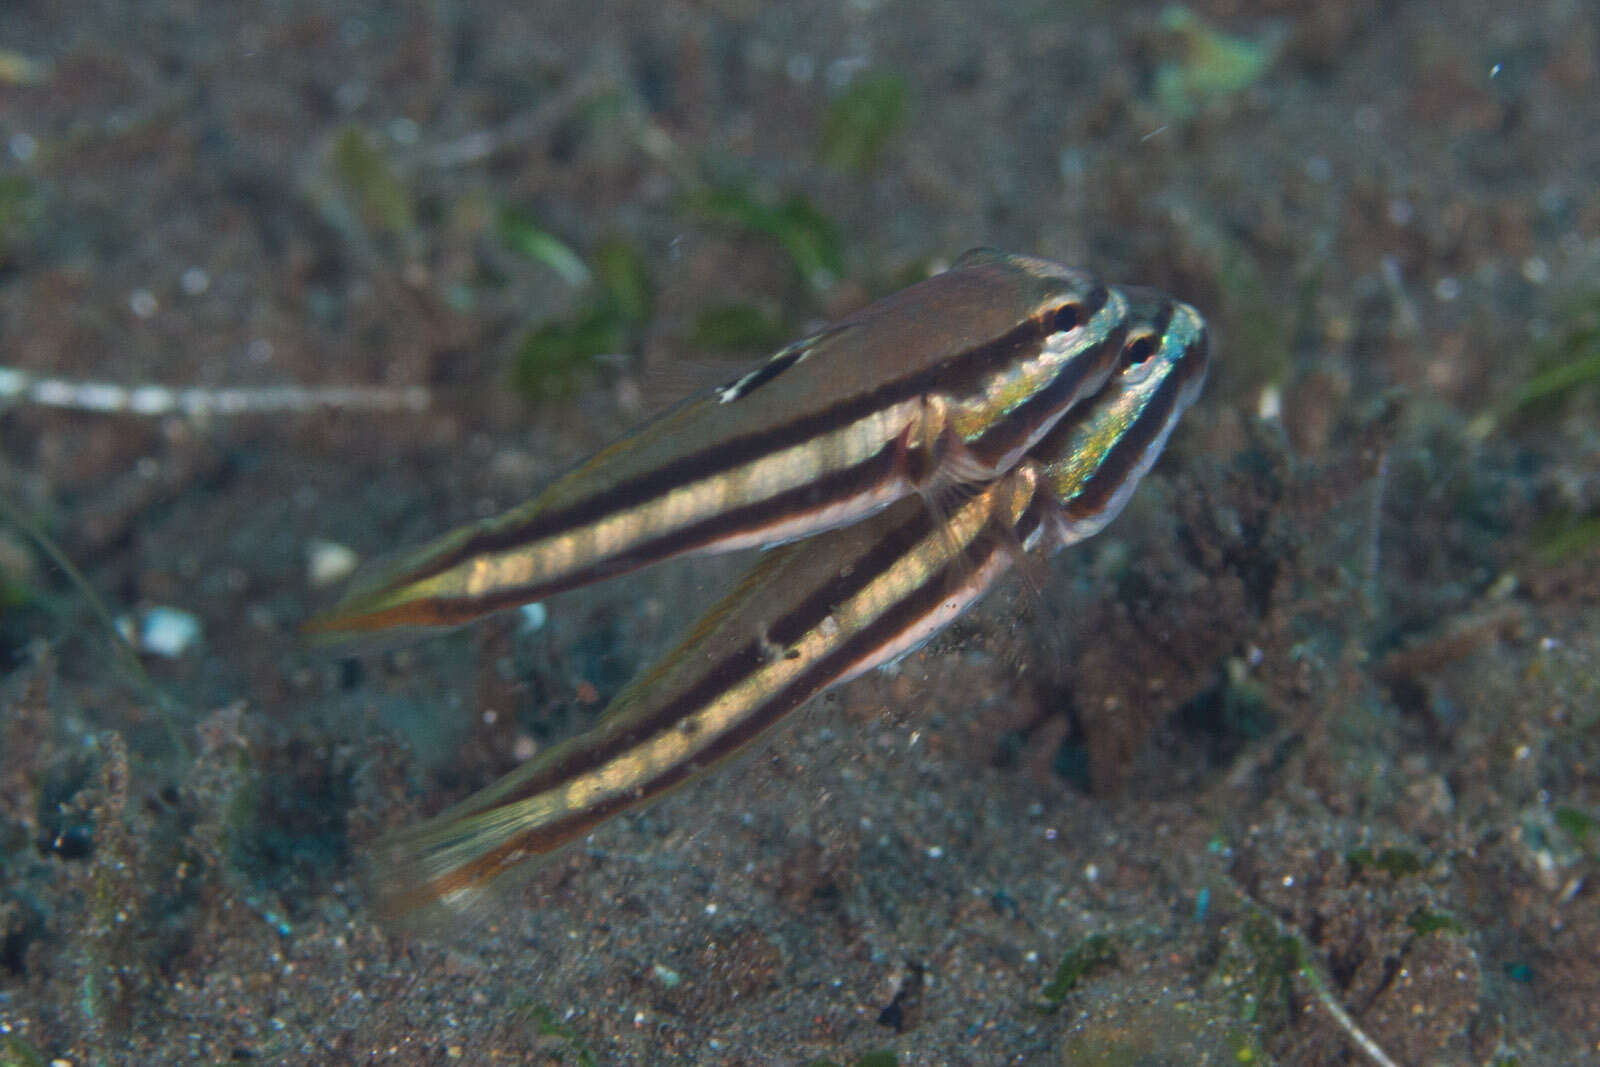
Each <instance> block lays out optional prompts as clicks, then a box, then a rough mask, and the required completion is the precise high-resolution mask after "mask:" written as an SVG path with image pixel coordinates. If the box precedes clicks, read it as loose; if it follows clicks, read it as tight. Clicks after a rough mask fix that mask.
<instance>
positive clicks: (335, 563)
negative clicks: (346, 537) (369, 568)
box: [306, 541, 360, 589]
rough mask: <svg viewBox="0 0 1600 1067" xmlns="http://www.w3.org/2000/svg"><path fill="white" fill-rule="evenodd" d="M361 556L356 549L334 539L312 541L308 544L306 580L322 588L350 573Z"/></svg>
mask: <svg viewBox="0 0 1600 1067" xmlns="http://www.w3.org/2000/svg"><path fill="white" fill-rule="evenodd" d="M358 562H360V557H359V556H357V555H356V553H355V550H354V549H351V548H348V547H346V546H345V545H341V544H338V543H336V542H333V541H312V542H310V543H309V544H308V545H307V546H306V580H307V581H309V582H310V583H311V587H312V588H313V589H321V588H323V587H325V586H329V585H332V584H333V583H334V582H337V581H339V580H340V579H342V578H346V577H348V576H349V575H350V572H351V571H353V570H355V569H356V564H357V563H358Z"/></svg>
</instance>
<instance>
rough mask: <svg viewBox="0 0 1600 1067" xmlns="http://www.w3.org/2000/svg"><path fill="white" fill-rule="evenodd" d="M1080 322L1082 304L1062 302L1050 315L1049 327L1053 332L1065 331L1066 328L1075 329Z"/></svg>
mask: <svg viewBox="0 0 1600 1067" xmlns="http://www.w3.org/2000/svg"><path fill="white" fill-rule="evenodd" d="M1082 322H1083V305H1081V304H1072V303H1068V304H1062V305H1061V306H1060V307H1058V308H1056V310H1055V314H1054V315H1052V316H1051V321H1050V329H1051V331H1052V332H1054V333H1065V332H1066V331H1068V330H1072V329H1076V328H1077V327H1078V325H1079V324H1080V323H1082Z"/></svg>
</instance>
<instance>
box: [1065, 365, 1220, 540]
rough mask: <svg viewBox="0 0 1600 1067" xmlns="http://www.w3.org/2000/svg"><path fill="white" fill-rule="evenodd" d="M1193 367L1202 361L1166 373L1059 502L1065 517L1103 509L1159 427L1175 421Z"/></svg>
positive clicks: (1089, 513)
mask: <svg viewBox="0 0 1600 1067" xmlns="http://www.w3.org/2000/svg"><path fill="white" fill-rule="evenodd" d="M1196 365H1199V366H1203V365H1204V361H1203V360H1202V361H1198V363H1197V362H1191V361H1189V360H1187V359H1185V360H1183V361H1181V362H1180V363H1179V364H1178V365H1177V366H1176V367H1174V368H1173V370H1172V371H1171V372H1169V373H1168V375H1167V377H1166V380H1164V381H1163V382H1162V383H1161V384H1160V385H1159V386H1157V387H1156V392H1155V395H1154V396H1152V397H1151V398H1150V399H1149V401H1148V402H1146V404H1145V405H1144V407H1143V408H1141V409H1140V411H1139V413H1138V414H1137V415H1136V416H1134V419H1133V423H1132V424H1131V425H1130V426H1129V427H1128V428H1127V429H1126V430H1125V431H1124V432H1123V433H1122V434H1120V435H1119V436H1118V437H1117V440H1116V442H1115V443H1114V444H1113V445H1112V446H1111V448H1110V449H1108V450H1107V451H1106V454H1105V455H1104V456H1103V457H1102V458H1101V460H1100V462H1099V463H1097V464H1096V465H1095V468H1094V470H1093V471H1091V472H1090V474H1089V476H1088V477H1087V478H1085V479H1084V481H1083V484H1082V485H1081V486H1079V488H1078V491H1077V492H1075V493H1073V494H1072V497H1071V498H1070V499H1068V500H1063V501H1061V507H1062V510H1063V511H1065V512H1066V513H1067V515H1068V516H1070V517H1077V516H1083V515H1092V514H1094V513H1096V512H1098V511H1102V510H1104V509H1105V507H1106V505H1107V504H1108V503H1110V501H1111V498H1112V497H1113V496H1115V495H1116V492H1117V490H1118V489H1120V488H1121V487H1122V485H1123V483H1124V482H1126V481H1127V479H1128V477H1129V476H1130V475H1131V474H1132V472H1133V470H1134V469H1135V468H1136V467H1137V466H1138V465H1139V461H1140V460H1141V459H1142V458H1143V457H1144V455H1145V453H1146V452H1148V451H1149V449H1150V446H1151V444H1152V443H1153V442H1154V441H1155V440H1156V438H1157V437H1158V436H1159V435H1160V433H1161V429H1162V427H1164V426H1166V425H1167V423H1169V422H1170V421H1172V419H1174V418H1175V417H1176V415H1177V406H1178V398H1179V397H1180V396H1181V395H1182V394H1183V390H1184V386H1185V385H1186V384H1187V383H1188V381H1189V378H1190V377H1191V375H1193V373H1194V370H1193V369H1192V368H1194V367H1195V366H1196Z"/></svg>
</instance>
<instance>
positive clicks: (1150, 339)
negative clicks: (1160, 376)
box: [1122, 333, 1156, 367]
mask: <svg viewBox="0 0 1600 1067" xmlns="http://www.w3.org/2000/svg"><path fill="white" fill-rule="evenodd" d="M1155 354H1156V338H1155V334H1152V333H1138V334H1134V335H1133V336H1132V337H1129V338H1128V342H1127V344H1125V345H1123V346H1122V363H1123V366H1127V367H1137V366H1138V365H1139V364H1141V363H1143V362H1144V361H1145V360H1147V359H1149V358H1150V357H1151V356H1153V355H1155Z"/></svg>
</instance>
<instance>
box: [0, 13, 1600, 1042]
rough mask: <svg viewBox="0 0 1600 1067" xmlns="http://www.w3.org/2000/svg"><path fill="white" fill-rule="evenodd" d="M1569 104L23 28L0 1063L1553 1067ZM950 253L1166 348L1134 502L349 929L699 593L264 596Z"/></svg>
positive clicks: (278, 28)
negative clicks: (1174, 372) (948, 623)
mask: <svg viewBox="0 0 1600 1067" xmlns="http://www.w3.org/2000/svg"><path fill="white" fill-rule="evenodd" d="M1597 93H1600V17H1597V15H1596V12H1595V10H1594V8H1593V6H1592V5H1588V4H1583V3H1577V2H1566V0H1554V2H1551V3H1547V4H1543V5H1540V6H1538V7H1536V8H1531V9H1528V10H1518V11H1512V10H1510V9H1509V8H1507V6H1506V5H1502V4H1493V3H1486V2H1470V0H1462V2H1453V3H1443V4H1419V3H1400V2H1386V0H1371V2H1361V0H1356V2H1351V3H1343V4H1330V3H1314V2H1299V0H1259V2H1251V0H1196V2H1194V3H1192V4H1189V5H1163V4H1145V3H1130V4H1101V3H1094V2H1087V0H1085V2H1062V0H1052V2H1046V0H1023V2H1018V3H1014V4H1006V5H982V4H976V3H959V2H955V0H919V2H916V3H910V2H896V0H838V2H809V0H802V2H792V3H784V4H761V3H758V2H755V0H707V2H703V3H686V2H668V3H662V2H651V3H623V2H615V3H613V2H601V3H593V2H590V3H569V2H565V0H541V2H540V3H537V4H507V3H496V2H493V0H485V2H445V0H437V2H432V3H427V4H396V3H387V4H382V3H338V2H333V3H328V2H322V3H316V4H310V3H298V2H276V3H267V4H259V3H258V4H241V3H192V2H184V0H170V2H163V3H155V4H137V5H135V4H119V3H90V2H73V3H43V2H39V3H34V2H28V0H8V2H6V3H5V4H4V5H3V8H0V502H3V506H0V1064H7V1065H9V1064H33V1063H48V1062H68V1063H79V1064H89V1063H106V1064H113V1063H115V1064H123V1063H126V1064H145V1063H157V1062H191V1061H193V1062H208V1063H216V1062H258V1061H259V1062H284V1063H332V1062H354V1061H356V1060H357V1059H358V1058H359V1059H361V1060H364V1061H372V1062H384V1063H412V1062H415V1063H439V1062H446V1061H449V1060H464V1061H466V1062H470V1063H498V1062H505V1063H524V1062H550V1063H597V1064H609V1063H658V1062H693V1063H730V1064H733V1063H739V1064H744V1063H748V1064H762V1063H819V1062H830V1063H837V1064H841V1065H843V1064H855V1063H863V1064H867V1063H870V1064H889V1063H900V1064H943V1063H974V1064H988V1063H1064V1062H1074V1063H1076V1062H1084V1063H1180V1062H1181V1063H1223V1062H1229V1063H1285V1064H1288V1063H1293V1064H1344V1063H1357V1062H1379V1063H1381V1062H1398V1063H1407V1064H1409V1063H1435V1062H1437V1063H1484V1064H1498V1065H1504V1067H1509V1065H1510V1064H1515V1063H1557V1062H1560V1063H1577V1062H1588V1061H1590V1060H1593V1059H1596V1058H1600V1049H1597V1047H1596V1045H1595V1035H1596V1034H1600V970H1597V969H1596V968H1595V966H1594V959H1595V951H1596V948H1595V946H1596V945H1597V944H1600V892H1597V891H1596V887H1595V886H1594V884H1593V883H1594V879H1595V875H1596V873H1597V862H1600V828H1597V826H1596V819H1600V780H1597V767H1600V758H1597V757H1600V711H1597V708H1600V700H1597V697H1600V673H1597V671H1600V641H1597V635H1596V633H1595V628H1594V626H1593V619H1594V610H1595V603H1596V601H1597V599H1600V567H1597V560H1600V557H1597V556H1596V553H1595V546H1596V544H1597V542H1600V434H1597V423H1596V415H1597V410H1596V392H1597V390H1596V386H1595V383H1596V382H1597V381H1600V185H1597V183H1596V181H1595V178H1594V176H1595V175H1596V174H1597V173H1600V109H1597V107H1596V104H1595V100H1596V98H1597ZM976 245H989V246H994V247H998V248H1003V249H1006V250H1010V251H1017V252H1026V253H1032V254H1037V255H1043V256H1047V257H1050V258H1053V259H1057V260H1060V261H1062V262H1065V263H1069V264H1072V265H1076V266H1082V267H1085V268H1087V269H1089V270H1092V271H1094V272H1095V273H1097V274H1099V275H1101V276H1103V277H1105V278H1107V279H1109V280H1112V281H1116V282H1126V283H1132V284H1140V285H1150V286H1156V287H1159V288H1161V289H1164V290H1166V291H1168V292H1170V293H1172V294H1174V295H1176V296H1178V297H1180V298H1182V299H1184V300H1187V301H1189V302H1191V303H1193V304H1194V305H1196V306H1197V307H1198V308H1200V309H1201V311H1202V312H1203V313H1204V314H1205V315H1206V316H1207V318H1208V321H1209V322H1210V323H1211V327H1212V336H1213V349H1212V351H1213V358H1212V371H1211V377H1210V380H1209V383H1208V385H1207V389H1206V393H1205V395H1204V396H1203V397H1202V399H1201V401H1200V403H1199V404H1198V405H1197V407H1196V408H1195V409H1194V410H1193V411H1191V412H1190V413H1189V415H1188V416H1187V418H1186V420H1185V423H1184V425H1183V426H1181V427H1180V429H1179V432H1178V434H1177V436H1176V437H1175V439H1174V441H1173V444H1172V446H1171V447H1170V448H1169V449H1168V452H1167V454H1166V456H1165V457H1164V458H1163V460H1162V461H1161V463H1160V464H1159V465H1158V467H1157V469H1156V472H1155V473H1154V474H1153V475H1152V476H1151V477H1150V478H1149V479H1147V481H1146V483H1145V485H1144V486H1143V487H1142V488H1141V490H1140V492H1139V494H1138V495H1137V496H1136V498H1135V500H1134V502H1133V504H1132V505H1131V506H1130V508H1129V510H1128V512H1127V514H1126V515H1124V516H1123V517H1122V518H1121V519H1120V520H1119V521H1118V522H1117V524H1116V525H1115V526H1113V527H1112V529H1110V530H1109V531H1108V532H1107V533H1106V534H1104V535H1102V536H1101V537H1099V538H1097V539H1095V540H1093V541H1091V542H1089V543H1087V544H1085V545H1083V546H1080V547H1079V548H1077V549H1074V550H1073V551H1071V552H1068V553H1064V554H1063V555H1062V556H1061V557H1060V558H1059V559H1057V560H1055V561H1054V562H1053V563H1052V565H1051V571H1050V572H1049V577H1048V580H1044V581H1031V582H1022V583H1015V584H1016V585H1017V587H1016V588H1014V589H1008V590H1007V591H1006V592H1004V593H999V594H996V595H995V596H994V597H992V598H991V600H990V602H988V603H986V604H985V605H984V606H983V607H981V608H979V609H978V610H977V611H975V612H974V613H973V614H972V615H970V616H969V617H968V618H967V619H965V620H963V621H962V622H961V623H959V624H958V625H957V627H956V628H955V629H954V631H953V632H952V633H951V634H950V635H948V636H947V637H945V638H943V639H941V640H940V641H938V642H936V643H935V645H933V646H932V647H930V648H929V649H927V650H924V651H923V652H922V653H919V654H918V655H917V656H915V657H912V658H911V659H909V660H907V661H906V662H904V663H902V664H900V665H899V666H898V668H897V669H896V670H894V671H891V672H882V673H877V674H874V675H873V676H871V677H868V678H863V679H861V680H860V681H858V682H856V683H854V684H852V685H851V686H849V687H846V688H844V689H841V690H839V691H836V692H835V693H834V694H833V695H831V696H829V697H828V698H826V699H824V700H823V701H820V702H818V703H817V705H816V706H814V707H813V708H811V709H809V710H808V711H806V712H803V713H801V714H800V715H799V716H798V720H799V721H798V722H797V723H795V724H793V725H791V726H788V727H787V728H785V730H784V731H782V732H781V733H780V735H779V736H778V738H777V740H776V741H774V742H770V743H768V744H767V745H764V746H762V747H761V750H760V751H759V752H758V753H756V754H755V755H753V756H751V757H749V758H747V759H744V760H742V761H740V762H737V763H736V764H734V765H733V766H732V767H729V768H726V769H724V770H722V771H721V772H719V773H717V774H715V775H713V776H712V777H710V778H708V779H706V780H704V781H702V782H700V783H698V784H696V785H693V786H691V787H689V788H687V789H685V790H684V791H682V792H681V793H679V794H678V795H676V796H675V797H673V798H672V799H669V800H668V801H666V802H664V803H663V804H661V805H659V806H658V807H656V808H653V809H650V810H649V811H647V812H645V813H642V814H639V815H635V816H629V817H626V818H624V819H621V820H618V821H617V822H616V823H614V824H612V825H610V826H607V827H606V828H604V829H603V830H602V831H600V832H599V833H597V834H596V835H595V836H594V837H593V838H592V839H591V840H590V841H589V842H588V843H587V844H586V845H584V846H582V847H580V848H576V849H573V850H571V851H570V852H568V853H566V854H564V855H563V856H562V857H561V858H560V859H558V860H557V861H555V862H554V863H552V864H550V865H549V866H547V867H545V868H544V869H542V870H541V871H539V872H537V873H535V874H533V875H532V876H531V878H529V879H526V880H524V881H522V882H521V883H519V884H518V885H516V886H513V887H510V888H508V889H507V891H506V893H505V894H504V899H503V900H502V901H500V902H499V904H498V905H497V907H496V908H495V909H494V910H493V911H492V913H490V914H488V915H484V916H480V917H478V919H477V921H475V922H472V923H467V924H463V925H462V926H461V927H460V928H451V929H449V930H445V931H428V932H425V933H422V934H418V933H416V932H414V931H406V930H396V929H395V928H393V927H391V926H388V925H385V924H384V923H382V922H380V921H379V919H378V917H377V916H376V915H375V914H374V911H373V904H372V897H371V895H370V894H369V893H368V891H367V890H366V889H365V888H364V887H363V885H362V884H361V880H360V872H361V867H362V858H363V855H364V848H365V846H366V845H367V843H369V842H370V841H371V840H372V839H373V838H374V837H375V836H376V835H377V834H379V833H381V832H382V831H383V830H385V829H392V828H395V827H398V826H402V825H406V824H409V823H411V822H413V821H415V820H416V819H417V818H419V817H421V816H422V815H424V814H426V813H429V812H432V811H436V810H438V809H439V808H440V807H442V806H443V805H444V804H446V803H448V802H449V801H451V800H454V799H458V798H459V797H461V796H463V795H465V794H466V793H467V792H469V791H470V790H472V789H473V788H476V787H479V786H481V785H483V784H485V783H487V782H488V781H490V780H492V779H493V778H494V777H495V776H497V775H498V774H501V773H503V772H505V771H506V770H508V769H509V768H510V767H512V766H514V765H515V764H516V763H517V762H518V761H520V760H521V759H523V758H526V756H527V755H529V754H531V753H533V752H536V751H537V750H538V749H539V748H541V747H543V746H544V745H546V744H548V743H550V742H551V741H552V740H554V739H558V738H560V737H563V736H567V735H569V734H571V733H573V732H574V731H576V730H579V729H582V728H584V727H585V726H587V725H589V724H591V723H592V722H593V720H594V717H595V716H596V715H597V714H598V712H599V711H600V709H601V708H603V706H604V704H605V702H606V700H607V699H609V697H610V696H611V695H612V694H613V693H615V692H616V690H617V689H618V688H620V686H621V685H622V684H623V683H624V682H626V680H627V679H628V678H629V677H631V676H632V675H633V674H634V672H635V671H636V670H638V669H639V668H640V667H641V666H643V665H644V664H646V663H648V662H649V661H650V659H651V658H652V656H653V655H655V654H656V653H658V652H660V651H662V650H663V649H665V648H666V647H668V646H669V644H670V642H671V641H672V640H673V639H674V637H675V635H676V634H677V633H678V632H679V631H680V630H681V628H682V627H684V626H686V625H688V624H689V623H690V622H691V621H692V620H693V619H694V618H695V617H696V615H697V614H698V611H699V610H700V609H701V608H702V607H704V606H705V605H706V604H708V603H710V602H711V601H712V600H714V599H715V598H716V597H717V596H718V595H720V593H721V592H722V591H723V590H724V589H725V588H726V586H727V584H728V582H729V580H730V579H731V578H732V577H733V576H734V575H736V574H737V572H738V570H739V569H740V567H741V565H742V564H744V563H745V562H747V561H746V560H732V561H696V562H692V563H679V564H673V565H668V566H664V567H661V568H657V569H656V570H652V571H650V572H646V573H645V574H641V575H638V576H634V577H630V578H628V579H625V580H623V581H620V582H616V583H612V584H609V585H606V586H601V587H597V588H595V589H590V590H583V591H579V592H575V593H572V594H568V595H566V596H564V597H560V598H556V599H554V600H552V601H551V602H550V603H549V604H548V605H545V606H541V608H540V610H539V611H537V612H532V613H522V614H513V615H511V616H508V617H500V618H496V619H492V620H489V621H487V622H485V623H482V624H480V625H477V626H474V627H470V628H467V629H464V630H462V631H458V632H455V633H452V634H449V635H446V636H443V637H439V638H434V639H430V640H427V641H423V642H419V643H416V644H412V645H407V646H404V647H401V648H398V649H381V650H357V651H354V652H352V651H349V650H338V649H334V650H329V649H318V648H313V647H308V646H307V645H305V644H304V643H303V642H301V641H300V640H299V639H298V638H297V636H296V633H295V628H296V626H297V625H298V624H299V622H300V621H301V620H302V619H303V618H304V617H305V615H306V614H307V613H308V612H309V611H311V610H312V609H313V608H314V607H316V606H319V605H323V604H326V603H327V602H328V600H329V599H330V598H331V597H332V596H333V595H334V594H335V592H336V590H337V587H338V583H339V582H340V581H341V580H342V579H343V577H344V576H345V575H347V574H348V573H349V571H350V569H351V568H352V567H353V566H354V565H356V564H357V563H359V562H364V561H368V560H371V559H374V558H381V557H382V556H384V555H385V554H388V553H392V552H394V551H396V550H398V549H401V548H403V547H405V546H408V545H413V544H416V543H418V542H420V541H422V540H425V539H427V538H429V537H431V536H433V535H435V534H438V533H440V532H442V531H444V530H446V529H449V528H450V527H452V526H454V525H457V524H460V523H463V522H467V521H470V520H472V519H474V518H476V517H480V516H482V515H486V514H492V513H494V512H496V511H499V510H501V509H504V508H506V507H509V506H511V505H513V504H515V503H517V502H518V501H520V500H522V499H524V498H525V497H526V496H527V495H529V494H530V493H531V491H532V490H533V489H535V488H536V487H537V486H539V485H540V484H542V483H543V482H545V481H547V480H548V479H549V478H551V477H552V476H553V475H554V474H556V473H558V472H559V471H561V470H562V469H563V468H565V467H566V466H568V465H569V464H571V463H572V462H574V461H576V460H577V459H579V458H581V457H583V456H584V455H587V454H588V453H590V452H592V451H594V450H595V449H596V448H598V447H600V446H602V445H603V444H604V443H605V442H606V441H608V440H609V439H611V438H613V437H614V436H616V435H617V434H618V433H620V432H621V431H623V430H624V429H625V428H627V427H628V426H630V425H631V424H633V423H635V422H637V421H638V420H639V419H640V418H642V417H644V416H646V415H648V414H649V413H650V412H652V411H655V410H658V409H659V408H661V407H662V406H664V405H665V404H667V403H670V402H671V401H673V400H675V399H677V398H680V397H683V396H685V395H687V394H688V393H690V392H692V391H693V390H694V389H696V388H700V387H704V386H707V385H711V384H715V383H719V382H722V381H726V380H728V379H730V378H732V377H734V376H735V375H737V374H738V373H740V372H741V370H742V369H743V368H744V367H746V366H748V365H749V363H750V362H751V361H752V360H755V359H759V358H760V357H761V356H762V355H763V353H765V352H768V351H770V350H771V349H773V348H775V347H777V346H779V345H781V344H783V343H785V342H787V341H789V340H792V339H794V338H795V337H797V336H799V335H801V334H802V333H803V332H804V331H806V330H808V329H810V328H813V327H815V326H817V325H819V324H821V323H823V322H826V321H827V320H829V319H830V318H834V317H837V316H839V315H842V314H845V313H847V312H849V311H851V310H854V309H855V308H858V307H860V306H862V305H864V304H865V303H867V302H868V301H870V300H872V299H875V298H877V297H879V296H882V295H885V294H887V293H889V292H892V291H894V290H895V289H898V288H900V287H902V286H904V285H906V284H909V283H910V282H913V281H916V280H918V279H921V278H924V277H926V276H928V275H929V274H930V273H931V272H934V271H937V270H938V269H941V267H942V266H943V265H945V264H948V262H949V261H950V260H952V259H953V258H954V257H955V256H957V255H958V254H960V253H961V252H962V251H964V250H966V249H967V248H970V247H972V246H976ZM139 386H149V387H152V388H150V389H147V390H145V391H144V392H142V393H133V392H128V391H127V390H128V389H129V388H131V387H139ZM113 632H118V633H121V634H122V635H124V636H125V637H126V638H127V640H128V642H129V643H130V645H131V651H129V646H125V645H123V644H121V643H119V640H118V639H117V638H115V637H113ZM1331 1005H1338V1006H1340V1008H1341V1010H1342V1011H1343V1012H1344V1013H1345V1017H1344V1018H1343V1019H1342V1020H1341V1019H1340V1018H1339V1017H1338V1014H1337V1013H1336V1012H1335V1011H1334V1010H1333V1009H1332V1008H1331V1007H1330V1006H1331ZM1363 1040H1364V1041H1365V1042H1366V1044H1365V1045H1363Z"/></svg>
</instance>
